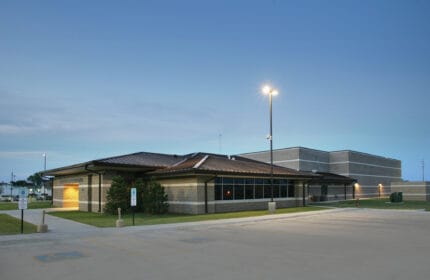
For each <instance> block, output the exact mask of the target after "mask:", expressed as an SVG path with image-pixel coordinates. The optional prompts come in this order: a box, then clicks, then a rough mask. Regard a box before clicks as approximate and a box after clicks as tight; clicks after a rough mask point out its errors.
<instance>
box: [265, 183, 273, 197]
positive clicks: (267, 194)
mask: <svg viewBox="0 0 430 280" xmlns="http://www.w3.org/2000/svg"><path fill="white" fill-rule="evenodd" d="M271 197H272V188H271V187H270V185H266V184H265V185H264V198H271Z"/></svg>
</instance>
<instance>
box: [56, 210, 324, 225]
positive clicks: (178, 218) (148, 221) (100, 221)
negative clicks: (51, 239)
mask: <svg viewBox="0 0 430 280" xmlns="http://www.w3.org/2000/svg"><path fill="white" fill-rule="evenodd" d="M318 210H324V208H322V207H315V206H309V207H295V208H283V209H277V210H276V214H285V213H297V212H308V211H318ZM267 214H268V213H267V210H260V211H243V212H232V213H219V214H203V215H186V214H164V215H148V214H143V213H136V214H135V225H155V224H171V223H186V222H197V221H208V220H218V219H231V218H244V217H255V216H263V215H267ZM49 215H53V216H57V217H60V218H64V219H70V220H73V221H76V222H80V223H83V224H88V225H92V226H96V227H114V226H115V221H116V220H117V218H118V217H117V216H116V215H109V214H100V213H90V212H79V211H70V212H50V213H49ZM122 218H123V220H124V224H125V225H126V226H131V225H132V215H131V214H126V215H123V217H122Z"/></svg>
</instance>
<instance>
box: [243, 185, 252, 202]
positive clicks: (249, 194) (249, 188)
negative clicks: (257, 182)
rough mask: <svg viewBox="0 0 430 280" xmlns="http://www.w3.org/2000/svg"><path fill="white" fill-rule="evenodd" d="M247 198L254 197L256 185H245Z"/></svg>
mask: <svg viewBox="0 0 430 280" xmlns="http://www.w3.org/2000/svg"><path fill="white" fill-rule="evenodd" d="M245 199H254V185H245Z"/></svg>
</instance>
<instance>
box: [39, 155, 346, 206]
mask: <svg viewBox="0 0 430 280" xmlns="http://www.w3.org/2000/svg"><path fill="white" fill-rule="evenodd" d="M43 175H44V176H53V203H54V206H59V207H79V210H81V211H90V212H103V208H104V205H105V203H106V192H107V190H108V189H109V187H110V186H111V182H112V178H113V177H114V176H117V175H120V176H122V177H124V178H125V179H126V180H127V181H129V182H133V180H135V179H137V178H145V179H149V178H152V179H154V180H156V181H158V182H159V183H160V184H161V185H162V186H163V187H164V188H165V191H166V193H167V195H168V200H169V201H168V203H169V212H174V213H191V214H200V213H218V212H229V211H241V210H254V209H267V203H268V201H270V198H271V193H272V184H271V182H272V181H271V166H270V164H267V163H264V162H260V161H256V160H253V159H248V158H245V157H241V156H226V155H217V154H209V153H194V154H187V155H170V154H159V153H147V152H140V153H134V154H129V155H122V156H116V157H110V158H104V159H98V160H92V161H89V162H84V163H79V164H75V165H71V166H66V167H61V168H56V169H51V170H47V171H45V172H43ZM353 181H354V180H353V179H351V178H348V177H346V176H341V175H336V174H329V173H327V172H321V173H318V172H306V171H297V170H294V169H291V168H286V167H282V166H274V168H273V197H274V199H275V201H276V202H277V207H278V208H284V207H292V206H302V205H306V201H307V199H308V192H309V191H308V189H309V185H310V184H318V183H321V182H325V183H327V184H336V185H338V186H340V187H341V192H342V194H343V197H344V198H346V197H347V196H351V195H352V192H353V188H352V183H353Z"/></svg>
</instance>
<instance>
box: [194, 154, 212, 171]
mask: <svg viewBox="0 0 430 280" xmlns="http://www.w3.org/2000/svg"><path fill="white" fill-rule="evenodd" d="M208 157H209V155H205V156H204V157H203V158H202V159H201V160H200V161H199V162H197V163H196V164H195V165H194V166H193V168H194V169H196V168H199V167H200V165H202V164H203V163H204V162H205V161H206V160H207V158H208Z"/></svg>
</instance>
